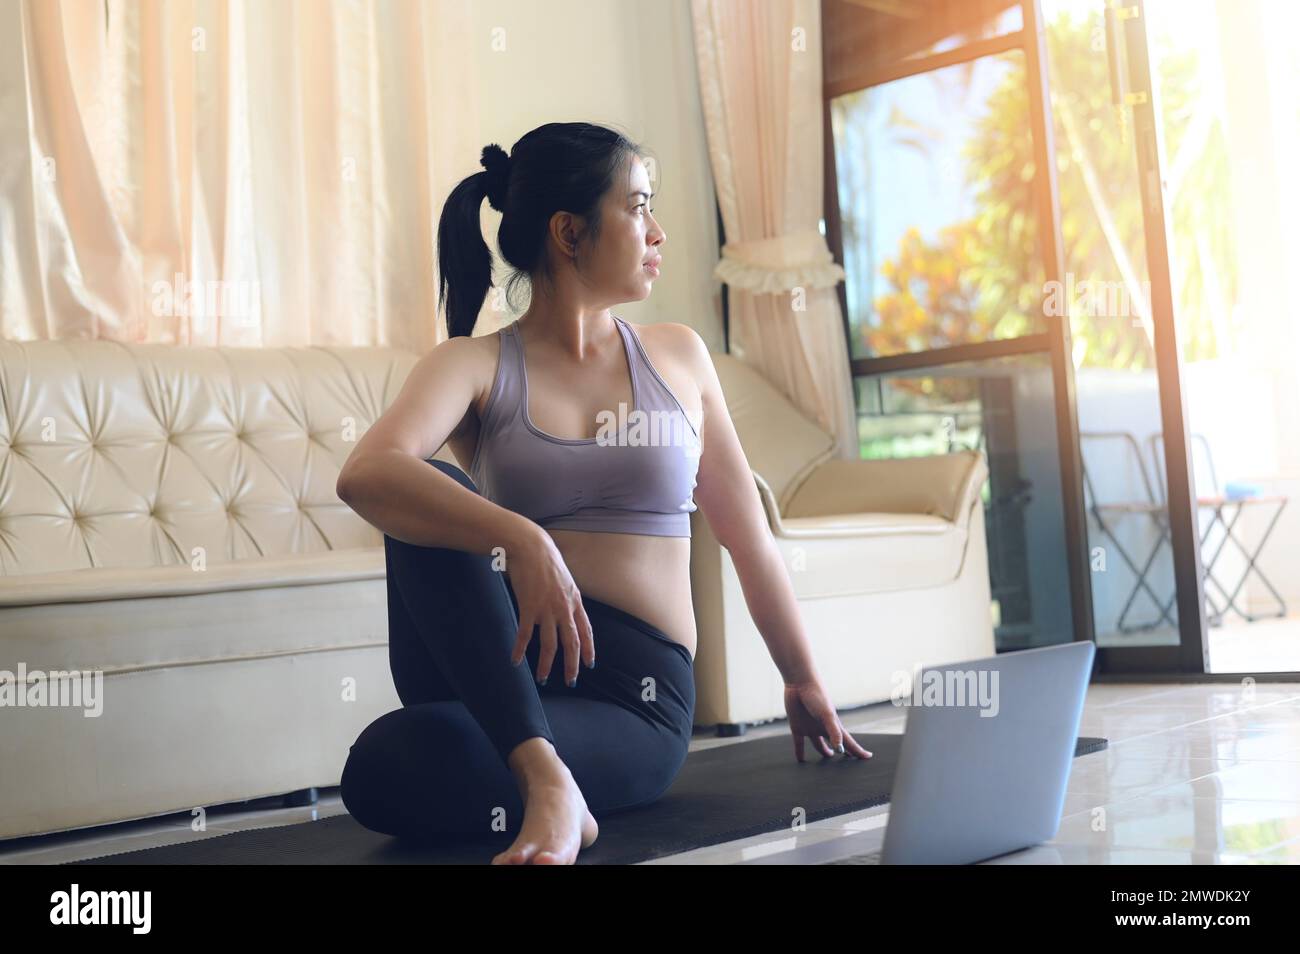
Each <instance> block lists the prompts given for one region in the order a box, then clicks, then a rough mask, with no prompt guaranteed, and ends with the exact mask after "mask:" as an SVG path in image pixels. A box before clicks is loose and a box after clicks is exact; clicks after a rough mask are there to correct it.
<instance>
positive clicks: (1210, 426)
mask: <svg viewBox="0 0 1300 954" xmlns="http://www.w3.org/2000/svg"><path fill="white" fill-rule="evenodd" d="M1147 11H1148V13H1147V31H1148V35H1149V38H1150V44H1151V56H1152V66H1153V70H1154V72H1155V75H1156V78H1157V84H1158V91H1159V96H1160V101H1161V103H1160V105H1161V121H1162V123H1163V131H1164V137H1165V152H1166V166H1167V170H1168V171H1167V174H1166V187H1167V189H1168V202H1169V206H1170V209H1171V215H1172V221H1171V227H1170V231H1171V233H1172V241H1173V245H1174V247H1173V255H1172V258H1173V291H1174V316H1175V320H1176V323H1177V325H1178V334H1179V341H1180V344H1181V347H1182V357H1183V362H1184V366H1183V390H1184V393H1185V396H1186V404H1187V420H1188V430H1189V431H1190V432H1191V439H1192V444H1191V456H1192V464H1193V477H1194V482H1195V487H1196V496H1197V498H1198V506H1197V510H1198V515H1199V521H1200V531H1201V535H1202V537H1203V540H1204V542H1203V543H1202V545H1201V561H1202V564H1203V566H1204V570H1203V573H1204V589H1205V601H1206V605H1205V611H1206V618H1207V621H1208V622H1209V626H1210V628H1209V632H1208V634H1207V635H1208V642H1209V654H1210V671H1212V672H1293V671H1296V670H1300V506H1297V498H1300V411H1298V409H1300V375H1297V374H1296V368H1297V367H1300V328H1298V327H1297V322H1296V315H1295V309H1294V308H1293V307H1292V305H1291V281H1292V277H1293V275H1294V272H1295V264H1294V263H1295V261H1296V259H1297V255H1300V241H1298V240H1297V238H1296V233H1295V223H1296V222H1297V221H1300V190H1298V189H1297V187H1296V177H1295V170H1296V169H1300V109H1297V107H1296V104H1297V102H1300V59H1297V57H1296V55H1295V37H1296V35H1297V32H1298V31H1300V4H1295V3H1274V4H1255V3H1249V4H1234V5H1225V4H1222V3H1215V2H1211V0H1178V2H1176V3H1175V2H1171V0H1155V2H1151V0H1148V3H1147Z"/></svg>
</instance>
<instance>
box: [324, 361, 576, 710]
mask: <svg viewBox="0 0 1300 954" xmlns="http://www.w3.org/2000/svg"><path fill="white" fill-rule="evenodd" d="M485 351H486V349H483V350H479V349H478V348H477V347H476V345H475V344H474V343H473V342H471V341H469V340H467V339H465V338H464V337H463V336H462V337H456V338H450V339H448V340H447V341H444V342H443V343H442V344H440V345H438V346H437V347H436V348H434V349H433V350H432V351H430V352H429V353H428V354H427V355H425V356H424V357H423V358H421V359H420V361H419V362H418V363H417V364H416V365H415V367H414V368H412V369H411V373H410V374H409V375H408V376H407V378H406V382H405V384H403V386H402V390H401V391H400V392H399V393H398V395H397V397H396V398H395V399H394V401H393V404H392V406H391V407H390V408H389V409H388V410H387V411H385V412H384V413H383V414H382V415H381V416H380V418H379V420H377V421H375V423H374V424H373V425H371V427H370V430H368V431H366V433H365V435H364V436H363V437H362V438H361V440H360V441H358V442H357V446H356V447H354V448H353V449H352V454H351V455H350V456H349V457H348V459H347V460H346V461H345V462H344V464H343V468H342V469H341V470H340V471H339V479H338V484H337V486H336V488H335V489H336V490H337V492H338V495H339V497H340V499H342V500H343V501H345V502H346V503H347V505H348V506H349V507H351V508H352V509H353V510H355V511H356V512H357V513H358V514H360V515H361V516H362V517H363V518H365V520H366V521H367V522H368V523H370V524H372V525H373V526H375V527H378V528H379V529H380V530H382V531H383V532H384V533H386V534H388V535H389V536H390V537H393V538H394V539H397V540H401V541H403V542H404V543H410V544H414V545H416V546H426V547H446V548H448V549H453V550H466V551H468V552H470V553H479V554H485V555H489V556H493V557H497V556H504V557H505V559H504V560H502V561H501V565H502V566H504V565H505V564H506V563H508V564H509V566H510V568H511V569H510V582H511V585H512V586H513V587H514V590H515V594H516V597H517V599H518V601H519V629H518V630H517V631H516V633H515V646H514V649H513V651H512V652H511V661H512V662H514V663H515V664H516V665H518V664H519V663H520V662H522V661H523V658H524V653H525V650H526V649H527V647H528V643H529V640H531V639H532V634H533V629H534V628H535V627H536V628H537V629H538V631H539V634H540V638H539V643H540V648H539V650H538V665H537V678H539V679H540V678H542V677H543V676H544V675H545V674H546V673H549V672H550V671H551V664H552V662H553V660H554V658H555V654H556V652H557V651H558V650H559V648H560V647H561V646H563V649H564V655H565V660H564V668H565V681H566V682H568V683H569V684H570V685H572V684H573V681H574V680H576V679H577V677H578V663H579V659H581V660H582V661H583V662H586V664H587V665H588V666H592V665H594V664H595V661H596V647H595V642H594V640H593V637H592V629H591V621H590V620H589V619H587V611H586V609H585V608H584V607H583V605H582V594H581V593H579V592H578V588H577V586H576V585H575V584H574V582H573V577H572V576H571V575H570V574H569V570H568V567H566V566H565V565H564V558H563V557H562V556H561V554H560V551H559V549H558V548H557V547H556V545H555V541H554V540H552V539H551V537H550V535H549V534H547V532H546V531H545V530H543V529H542V528H541V527H540V526H538V525H537V524H536V523H534V522H533V521H531V520H529V519H528V518H527V517H524V516H522V515H521V514H517V513H515V512H514V511H513V510H508V509H506V508H505V507H501V506H498V505H497V504H494V503H493V502H492V501H490V500H488V499H487V498H486V497H484V496H482V495H481V494H476V493H475V492H474V491H472V490H470V489H469V488H467V487H464V486H462V485H461V484H460V483H459V482H458V481H456V480H453V479H452V478H451V477H448V476H447V475H446V474H444V473H443V472H442V471H440V470H438V468H436V467H431V466H429V464H428V463H426V461H427V460H428V458H430V457H432V456H433V455H434V454H436V453H437V452H438V450H439V449H440V448H441V447H442V445H443V444H444V443H446V441H447V437H448V436H449V435H450V434H451V433H452V431H453V430H454V429H455V427H456V425H457V424H458V423H459V422H460V421H461V420H462V419H463V418H464V417H465V413H466V411H468V410H469V408H470V405H471V404H473V402H474V398H475V396H476V393H477V390H478V387H477V383H476V382H477V381H479V380H485V379H486V376H487V375H489V374H491V373H492V371H495V368H493V369H492V370H491V371H489V369H488V368H487V367H486V364H487V361H486V359H485ZM480 439H481V437H480ZM498 547H499V548H500V549H499V550H498V549H497V548H498Z"/></svg>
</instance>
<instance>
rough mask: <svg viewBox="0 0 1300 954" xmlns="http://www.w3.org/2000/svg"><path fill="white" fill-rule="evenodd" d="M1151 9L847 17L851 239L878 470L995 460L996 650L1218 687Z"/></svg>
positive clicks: (833, 201) (1039, 0)
mask: <svg viewBox="0 0 1300 954" xmlns="http://www.w3.org/2000/svg"><path fill="white" fill-rule="evenodd" d="M1141 9H1142V8H1141V4H1140V3H1139V4H1134V5H1127V6H1124V7H1112V8H1111V9H1110V11H1109V12H1108V11H1107V8H1106V6H1105V5H1104V2H1103V0H1086V2H1074V3H1072V2H1069V0H1019V2H1011V0H1001V2H999V0H971V2H963V3H953V2H946V0H915V2H902V0H899V2H890V3H888V4H881V3H867V2H859V0H854V2H848V0H826V3H825V4H824V8H823V10H824V17H823V25H824V29H825V30H826V39H825V43H824V50H825V51H826V96H825V99H826V109H827V128H828V131H829V135H830V140H831V142H832V143H833V149H832V150H828V154H829V155H828V170H827V172H828V175H827V182H828V192H829V194H828V201H827V209H828V226H829V228H828V238H829V240H830V242H831V245H832V248H833V249H835V250H836V252H837V257H838V260H839V261H841V262H842V264H843V265H844V267H845V271H846V274H847V281H846V283H845V285H844V286H843V295H844V300H843V304H844V310H845V315H846V323H847V328H846V331H847V334H848V336H849V340H850V354H851V358H852V372H853V375H854V379H855V384H856V388H857V393H858V408H859V422H860V434H861V449H862V454H863V456H867V457H872V456H898V455H904V454H927V453H944V452H947V451H950V450H953V449H956V448H958V447H978V448H980V449H982V450H983V451H984V452H985V454H986V456H987V458H988V462H989V467H990V478H989V482H988V485H987V486H986V488H985V490H984V499H985V508H986V523H987V526H988V529H989V535H988V546H989V565H990V574H991V581H990V582H991V584H992V590H993V606H992V607H991V608H990V609H991V613H992V615H993V619H994V623H995V632H996V635H997V645H998V648H999V649H1000V650H1005V649H1017V648H1024V647H1028V646H1036V645H1045V644H1051V643H1058V642H1064V641H1068V640H1072V639H1093V638H1095V639H1096V640H1097V642H1098V647H1099V650H1101V652H1099V658H1100V660H1101V668H1104V669H1114V670H1122V669H1133V668H1144V667H1145V668H1157V669H1165V670H1170V671H1172V670H1179V669H1181V670H1184V671H1201V666H1202V665H1203V639H1204V625H1203V618H1202V616H1201V606H1202V603H1201V592H1200V568H1199V566H1198V551H1197V545H1196V544H1197V540H1196V527H1195V524H1194V519H1193V515H1192V501H1191V490H1190V484H1189V481H1190V478H1189V474H1188V471H1187V465H1186V458H1185V455H1186V436H1185V435H1186V428H1185V423H1184V419H1183V413H1182V396H1181V394H1182V392H1181V387H1180V381H1179V356H1178V351H1177V344H1176V334H1175V328H1174V324H1173V317H1172V303H1171V300H1170V294H1169V259H1168V253H1167V240H1166V237H1165V233H1166V216H1165V213H1164V197H1163V191H1162V189H1161V187H1160V169H1161V161H1160V160H1161V157H1160V152H1161V148H1162V147H1161V142H1160V132H1161V130H1160V129H1159V127H1158V125H1157V124H1156V123H1155V122H1154V120H1153V118H1152V116H1153V114H1152V113H1151V112H1150V110H1151V103H1152V100H1153V99H1154V98H1155V97H1154V95H1153V94H1152V93H1151V92H1150V91H1149V89H1148V87H1149V81H1148V80H1146V79H1144V77H1147V76H1149V72H1150V70H1149V64H1148V62H1147V59H1146V56H1145V53H1144V50H1145V36H1144V34H1143V32H1142V26H1143V22H1144V21H1143V19H1142V14H1141ZM1144 108H1145V110H1146V112H1145V113H1144V111H1143V110H1144ZM1153 455H1154V456H1153Z"/></svg>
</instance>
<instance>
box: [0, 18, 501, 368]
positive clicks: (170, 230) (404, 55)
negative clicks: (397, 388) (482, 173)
mask: <svg viewBox="0 0 1300 954" xmlns="http://www.w3.org/2000/svg"><path fill="white" fill-rule="evenodd" d="M470 4H471V0H276V2H265V0H165V2H164V0H0V332H2V333H3V335H4V337H7V338H15V339H34V338H73V337H91V338H113V339H118V340H123V341H158V342H170V343H175V344H178V345H186V344H193V345H203V344H222V345H241V346H274V345H307V344H388V345H395V346H398V347H404V348H408V349H410V350H412V351H416V352H424V351H427V350H428V349H429V348H431V347H433V345H434V344H436V343H437V342H438V341H440V340H441V339H442V337H443V336H444V332H443V331H442V329H441V327H438V326H440V325H441V324H442V322H441V321H440V320H438V321H435V303H436V262H435V237H436V232H437V221H436V218H437V215H438V213H439V212H440V211H441V204H442V202H443V200H444V199H445V197H446V195H447V193H448V192H449V191H450V189H451V187H452V186H453V185H454V183H455V182H456V181H458V180H459V179H460V178H461V177H463V176H465V175H468V174H469V173H471V172H474V171H476V169H477V165H476V163H477V156H478V150H479V148H480V146H481V144H480V143H479V142H477V139H478V134H479V130H478V123H477V119H476V117H477V108H476V103H475V101H474V91H475V88H476V83H475V82H474V81H473V77H474V59H473V46H472V44H470V43H468V42H467V37H468V36H469V33H470V31H471V29H472V16H471V12H472V11H471V6H470Z"/></svg>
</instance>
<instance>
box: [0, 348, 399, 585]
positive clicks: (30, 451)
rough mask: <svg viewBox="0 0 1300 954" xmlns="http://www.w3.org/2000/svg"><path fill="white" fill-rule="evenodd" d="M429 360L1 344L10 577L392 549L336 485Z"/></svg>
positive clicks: (0, 443) (348, 351) (1, 474)
mask: <svg viewBox="0 0 1300 954" xmlns="http://www.w3.org/2000/svg"><path fill="white" fill-rule="evenodd" d="M418 360H419V356H418V355H416V354H413V353H411V352H408V351H403V350H400V349H394V348H386V347H343V346H340V347H301V348H294V347H281V348H236V347H177V346H173V345H164V344H123V343H120V342H115V341H108V340H86V339H72V340H56V341H0V576H18V575H23V574H29V573H46V572H53V571H59V570H76V569H88V568H92V567H144V566H162V565H168V564H182V563H193V562H194V561H195V559H196V558H197V557H199V556H201V558H202V559H203V560H205V561H206V562H207V563H220V562H226V561H232V560H241V559H248V558H254V557H259V556H268V557H270V556H287V555H290V554H295V553H316V552H320V551H324V550H338V549H346V548H351V547H366V546H378V545H381V544H382V542H383V538H382V535H381V534H380V533H379V531H378V530H376V529H375V528H374V527H372V526H371V525H370V524H368V523H366V522H365V521H364V520H362V519H361V518H360V517H359V516H357V514H356V513H355V512H353V511H352V510H351V509H350V508H349V507H348V506H347V505H346V504H344V503H343V502H342V501H340V500H339V499H338V496H337V494H336V493H335V492H334V487H335V484H336V482H337V480H338V474H339V468H340V467H342V465H343V462H344V461H345V460H346V459H347V457H348V455H349V454H350V453H351V451H352V448H353V447H354V446H355V443H356V441H357V440H359V439H360V437H361V435H362V434H364V433H365V431H366V429H367V428H369V427H370V425H371V424H372V423H373V422H374V421H375V420H376V419H377V418H378V417H379V415H380V414H381V413H383V411H384V410H386V409H387V408H388V406H389V404H390V403H391V402H392V401H393V399H394V398H395V397H396V396H397V393H398V391H399V390H400V389H401V386H402V384H403V382H404V381H405V380H406V376H407V374H408V373H409V372H410V370H411V368H412V367H413V366H414V365H415V363H416V361H418ZM198 548H201V551H200V550H199V549H198Z"/></svg>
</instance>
